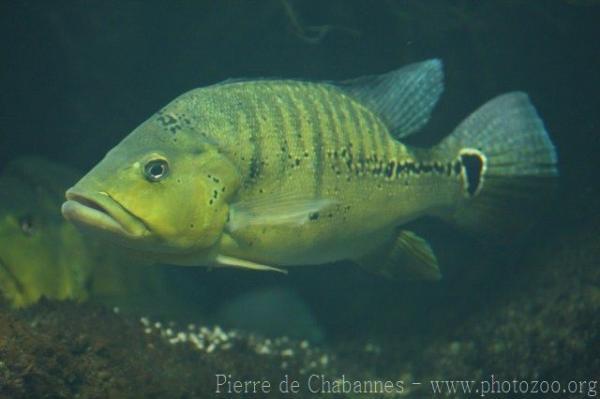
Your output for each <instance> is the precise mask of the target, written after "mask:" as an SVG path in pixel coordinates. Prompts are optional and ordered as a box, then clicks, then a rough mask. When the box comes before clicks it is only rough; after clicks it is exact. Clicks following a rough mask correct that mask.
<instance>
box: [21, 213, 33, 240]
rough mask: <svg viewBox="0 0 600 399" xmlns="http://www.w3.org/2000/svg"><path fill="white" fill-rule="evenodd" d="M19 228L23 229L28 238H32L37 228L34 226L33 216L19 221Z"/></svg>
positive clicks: (23, 217)
mask: <svg viewBox="0 0 600 399" xmlns="http://www.w3.org/2000/svg"><path fill="white" fill-rule="evenodd" d="M19 226H20V227H21V231H22V232H23V233H24V234H25V235H26V236H31V235H33V233H34V232H35V227H34V224H33V218H32V217H31V215H25V216H22V217H21V218H20V219H19Z"/></svg>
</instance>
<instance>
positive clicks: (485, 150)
mask: <svg viewBox="0 0 600 399" xmlns="http://www.w3.org/2000/svg"><path fill="white" fill-rule="evenodd" d="M436 150H438V151H441V152H442V153H443V154H445V155H446V156H448V155H450V156H451V157H456V159H457V163H456V165H457V168H458V165H460V168H461V181H462V189H463V195H462V198H461V199H460V200H459V202H458V204H457V206H456V207H455V208H454V209H453V211H452V212H451V213H450V214H446V215H444V217H445V218H446V219H449V220H451V221H452V222H453V223H455V224H457V225H458V226H461V227H464V228H466V229H469V230H475V231H486V232H492V233H498V234H499V235H509V234H514V233H517V232H518V231H523V230H524V228H526V227H527V224H529V223H531V222H533V221H534V220H535V214H536V213H540V212H539V211H540V210H541V209H542V205H543V204H544V202H547V198H548V195H549V194H551V193H552V192H553V191H554V188H555V186H556V180H557V179H556V177H557V176H558V169H557V157H556V151H555V149H554V146H553V145H552V142H551V141H550V138H549V137H548V133H547V132H546V130H545V129H544V125H543V123H542V120H541V119H540V118H539V116H538V114H537V112H536V110H535V108H534V107H533V105H532V104H531V102H530V101H529V97H528V96H527V95H526V94H525V93H520V92H514V93H507V94H504V95H501V96H499V97H496V98H494V99H492V100H490V101H489V102H487V103H486V104H484V105H483V106H482V107H481V108H479V109H478V110H477V111H475V112H474V113H473V114H471V115H470V116H469V117H468V118H467V119H466V120H464V121H463V122H462V123H461V124H460V125H459V126H458V127H457V128H456V129H455V130H454V132H453V133H452V134H451V135H450V136H449V137H447V138H446V139H445V140H444V141H442V142H441V143H440V145H439V146H438V148H437V149H436ZM532 216H533V217H532ZM528 222H529V223H528Z"/></svg>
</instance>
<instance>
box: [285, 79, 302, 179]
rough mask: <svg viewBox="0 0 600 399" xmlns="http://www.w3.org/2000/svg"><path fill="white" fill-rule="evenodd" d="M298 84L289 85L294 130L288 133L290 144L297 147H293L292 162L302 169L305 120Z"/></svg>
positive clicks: (291, 118) (291, 120)
mask: <svg viewBox="0 0 600 399" xmlns="http://www.w3.org/2000/svg"><path fill="white" fill-rule="evenodd" d="M297 84H298V83H296V82H293V83H291V84H290V85H288V99H289V110H290V122H291V126H292V129H290V131H289V132H288V137H289V142H290V144H291V143H292V142H293V143H294V144H295V145H294V146H293V150H292V151H291V152H290V154H291V155H292V162H293V163H294V165H295V167H300V164H301V162H302V161H301V159H302V157H303V154H304V149H305V145H304V136H303V131H302V130H303V128H304V123H303V121H302V118H303V110H302V106H301V104H300V101H299V100H298V98H297V96H298V94H297V91H298V89H297V87H296V85H297Z"/></svg>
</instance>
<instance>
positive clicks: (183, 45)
mask: <svg viewBox="0 0 600 399" xmlns="http://www.w3.org/2000/svg"><path fill="white" fill-rule="evenodd" d="M315 26H329V27H330V29H329V30H328V31H326V32H325V33H324V34H323V35H322V36H319V30H318V29H313V28H312V27H315ZM321 32H323V31H321ZM0 37H2V44H1V45H0V59H1V60H2V61H1V63H0V71H1V72H0V87H1V88H2V90H1V91H0V121H1V127H0V167H1V166H2V165H3V164H4V163H5V162H6V161H8V160H10V159H12V158H15V157H18V156H20V155H25V154H37V155H40V156H44V157H46V158H49V159H52V160H55V161H59V162H63V163H66V164H69V165H72V166H75V167H77V168H79V169H81V170H87V169H88V168H90V167H91V166H93V165H94V164H95V163H96V162H97V161H99V160H100V159H101V157H102V156H103V155H104V153H105V152H106V151H108V150H109V149H110V148H111V147H113V146H114V145H115V144H117V143H118V142H119V140H120V139H122V138H123V137H124V136H125V135H126V134H127V133H128V132H130V131H131V130H132V129H133V128H135V127H136V126H137V125H138V124H139V123H141V122H142V121H143V120H145V119H146V118H147V117H149V116H150V115H151V114H152V113H153V112H155V111H156V110H157V109H158V108H160V107H161V106H163V105H164V104H166V103H167V102H168V101H170V100H171V99H173V98H174V97H176V96H177V95H179V94H181V93H183V92H184V91H187V90H189V89H191V88H194V87H199V86H203V85H207V84H210V83H214V82H217V81H220V80H224V79H227V78H230V77H265V76H280V77H299V78H306V79H346V78H351V77H356V76H360V75H365V74H375V73H381V72H385V71H388V70H391V69H394V68H397V67H399V66H402V65H404V64H407V63H410V62H415V61H420V60H424V59H427V58H432V57H437V58H441V59H442V60H443V61H444V65H445V72H446V91H445V94H444V96H443V98H442V100H441V101H440V103H439V105H438V107H437V109H436V112H435V114H434V117H433V119H432V121H431V123H430V124H429V125H428V127H427V128H426V129H425V130H424V132H423V133H421V134H420V135H419V137H416V138H415V139H414V140H413V142H414V143H416V144H420V145H430V144H432V143H434V142H436V141H437V140H439V139H440V138H441V137H443V136H445V135H446V134H447V133H449V132H450V131H451V130H452V128H453V127H454V126H455V125H456V124H457V123H459V121H460V120H462V119H463V118H464V117H465V116H467V115H468V114H469V113H470V112H472V111H473V110H474V109H475V108H476V107H478V106H479V105H481V104H482V103H483V102H484V101H486V100H487V99H489V98H491V97H493V96H495V95H497V94H500V93H503V92H507V91H511V90H523V91H526V92H527V93H529V95H530V96H531V98H532V101H533V102H534V104H535V105H536V107H537V108H538V110H539V112H540V114H541V115H542V117H543V119H544V121H545V123H546V126H547V128H548V131H549V132H550V135H551V136H552V138H553V141H554V143H555V144H556V146H557V148H558V152H559V157H560V169H561V175H562V176H561V184H560V189H559V193H558V200H557V202H556V204H555V206H554V207H553V208H552V210H551V212H549V213H548V215H547V217H546V218H545V220H544V221H542V225H541V226H542V227H541V228H539V234H538V235H536V237H535V238H534V240H543V239H544V237H545V236H547V235H551V234H553V232H557V231H560V230H561V229H563V228H565V227H567V226H573V225H576V224H577V223H579V222H580V221H581V220H582V219H583V218H586V217H587V215H589V213H590V212H598V208H597V206H596V204H597V201H596V202H595V201H593V200H591V201H590V200H589V199H590V198H592V199H594V198H598V197H599V196H600V192H599V188H600V185H599V184H598V176H597V174H598V170H599V168H600V156H598V154H600V134H599V133H600V132H599V130H600V112H599V109H600V101H599V99H600V96H599V95H598V93H599V90H600V73H599V72H598V71H600V40H599V38H600V4H599V2H597V1H586V0H580V1H577V0H571V1H558V0H556V1H526V0H522V1H517V0H512V1H509V0H506V1H485V2H479V1H452V2H450V1H437V0H430V1H420V0H412V1H391V0H390V1H376V2H375V1H373V2H371V1H346V0H343V1H342V0H331V1H326V2H323V1H299V0H296V1H285V2H284V1H279V0H264V1H242V0H238V1H214V2H208V1H197V2H196V1H173V2H158V1H130V0H125V1H99V0H89V1H56V2H44V1H23V0H15V1H2V2H1V3H0ZM420 228H421V229H422V230H423V231H425V232H430V235H429V237H430V238H431V240H432V242H433V244H434V247H435V248H436V249H437V250H438V253H439V256H440V259H441V260H442V264H443V266H444V273H445V275H446V278H445V279H444V280H443V282H441V283H440V284H434V285H431V284H427V283H419V282H417V283H394V282H389V281H385V280H383V279H379V278H377V277H373V276H368V275H365V274H364V273H362V272H360V271H358V270H356V269H354V268H352V267H351V266H350V265H345V264H342V265H334V266H330V267H310V268H306V269H303V270H300V269H298V270H297V271H294V272H293V273H292V274H291V275H290V276H288V277H281V276H278V275H272V274H252V273H244V272H239V271H235V272H233V271H232V272H229V271H227V272H225V271H224V272H221V273H205V272H204V270H201V271H190V272H189V273H190V274H193V275H194V278H195V281H197V289H196V290H194V291H193V293H192V294H191V296H192V297H194V298H195V299H194V300H197V301H208V303H211V304H212V303H214V304H216V303H218V302H219V300H220V299H223V298H227V297H229V296H231V295H233V294H234V293H238V292H240V291H244V290H247V289H249V288H251V287H254V286H260V285H269V284H278V285H289V286H292V287H294V289H296V290H297V291H299V292H300V293H301V295H302V296H303V297H304V298H306V300H307V301H308V302H309V303H310V304H311V305H312V306H313V308H314V309H316V312H317V316H318V318H319V320H320V321H321V322H322V323H323V325H325V326H326V327H327V329H328V331H329V332H330V334H333V333H338V334H354V333H356V332H357V331H358V332H364V333H371V332H383V331H400V330H402V329H406V328H415V329H417V330H421V329H422V330H431V327H432V324H434V325H435V324H436V323H437V324H440V325H443V324H444V323H445V322H446V321H447V320H456V317H451V316H447V315H448V314H452V315H454V316H456V315H458V316H460V315H461V314H464V313H469V312H470V311H471V310H472V307H473V306H485V298H486V296H487V295H488V293H489V291H490V290H489V289H490V287H492V286H494V287H497V289H510V285H506V286H503V285H502V284H498V281H501V280H502V278H501V277H502V276H505V275H506V274H512V273H517V272H518V271H515V270H514V268H511V265H512V264H513V263H514V262H512V261H511V260H510V259H511V258H507V257H506V256H504V255H503V253H504V252H506V250H504V249H502V248H488V247H487V245H484V244H482V243H481V242H477V241H472V240H469V239H468V238H465V237H460V236H459V237H458V238H457V237H456V234H454V233H453V231H452V230H450V229H449V228H448V227H446V226H440V225H439V224H435V223H433V222H432V223H425V224H424V225H422V226H421V227H420ZM528 244H530V242H527V241H526V242H524V243H523V244H522V246H527V245H528ZM510 252H511V253H513V256H517V257H518V255H514V254H518V253H519V252H518V251H513V250H512V249H511V251H510ZM482 254H484V255H482ZM481 259H486V260H481ZM507 259H508V260H507ZM423 315H425V316H423Z"/></svg>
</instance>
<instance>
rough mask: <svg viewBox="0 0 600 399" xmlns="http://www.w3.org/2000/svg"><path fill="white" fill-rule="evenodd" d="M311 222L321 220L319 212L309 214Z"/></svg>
mask: <svg viewBox="0 0 600 399" xmlns="http://www.w3.org/2000/svg"><path fill="white" fill-rule="evenodd" d="M308 219H309V220H317V219H319V212H311V213H309V214H308Z"/></svg>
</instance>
